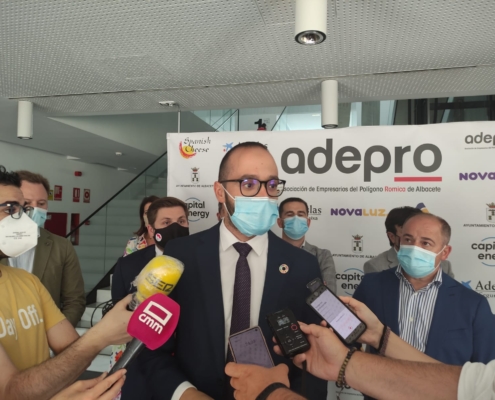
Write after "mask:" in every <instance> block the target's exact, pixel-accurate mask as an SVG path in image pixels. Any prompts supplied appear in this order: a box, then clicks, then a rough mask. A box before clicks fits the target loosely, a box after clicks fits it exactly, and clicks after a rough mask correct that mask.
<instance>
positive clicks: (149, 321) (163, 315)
mask: <svg viewBox="0 0 495 400" xmlns="http://www.w3.org/2000/svg"><path fill="white" fill-rule="evenodd" d="M170 318H172V313H171V312H170V311H168V310H167V309H166V308H165V307H163V306H161V305H160V304H158V303H155V302H154V301H150V302H149V303H148V305H147V306H146V308H145V309H144V310H143V312H142V313H141V314H140V315H139V320H140V321H141V322H142V323H144V324H145V325H146V326H149V327H150V328H151V329H152V330H154V331H155V332H156V333H158V334H160V333H162V330H163V327H164V326H165V325H167V322H168V321H169V320H170Z"/></svg>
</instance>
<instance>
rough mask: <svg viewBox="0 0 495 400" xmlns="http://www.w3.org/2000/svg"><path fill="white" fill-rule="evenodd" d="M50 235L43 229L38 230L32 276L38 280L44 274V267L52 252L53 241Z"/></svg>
mask: <svg viewBox="0 0 495 400" xmlns="http://www.w3.org/2000/svg"><path fill="white" fill-rule="evenodd" d="M50 236H51V235H50V233H49V232H48V231H46V230H45V229H43V228H41V229H40V236H39V237H38V244H37V245H36V250H35V252H34V262H33V275H35V276H37V277H38V278H39V279H40V280H41V279H42V277H43V274H44V273H45V269H46V266H47V265H48V259H49V258H50V253H51V251H52V245H53V240H52V239H51V238H50Z"/></svg>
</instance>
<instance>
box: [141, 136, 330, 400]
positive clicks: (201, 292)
mask: <svg viewBox="0 0 495 400" xmlns="http://www.w3.org/2000/svg"><path fill="white" fill-rule="evenodd" d="M284 185H285V181H281V180H280V179H279V178H278V169H277V166H276V164H275V161H274V159H273V157H272V156H271V154H270V153H269V152H268V150H267V149H266V147H265V146H263V145H261V144H259V143H255V142H246V143H241V144H239V145H238V146H236V147H234V148H233V149H232V150H230V151H229V152H228V153H227V154H226V155H225V156H224V158H223V160H222V162H221V164H220V172H219V179H218V182H215V185H214V190H215V195H216V197H217V200H218V201H219V202H220V203H222V204H224V207H225V211H226V212H225V217H224V219H223V221H222V222H220V223H219V224H218V225H216V226H214V227H213V228H211V229H208V230H207V231H203V232H200V233H197V234H195V235H192V236H190V237H188V238H181V239H177V240H173V241H171V242H170V243H168V244H167V246H166V247H165V252H164V253H165V254H167V255H170V256H172V257H175V258H178V259H179V260H181V261H182V262H183V263H184V265H185V270H184V274H183V276H182V278H181V279H180V281H179V283H178V284H177V286H176V288H175V289H174V291H173V292H172V294H171V297H173V298H174V299H175V300H176V301H177V302H178V303H179V304H180V306H181V316H180V319H179V325H178V327H177V331H176V338H172V339H171V340H169V342H168V343H167V344H166V345H165V346H163V347H162V348H161V349H159V350H157V351H155V352H150V351H148V350H145V351H144V352H143V354H142V355H141V357H140V366H141V368H142V369H143V371H144V374H145V376H146V377H147V378H148V385H149V388H150V389H151V390H152V392H153V396H154V398H156V399H172V400H179V399H180V400H187V399H211V398H213V399H215V400H219V399H231V398H232V392H231V391H230V390H229V389H230V386H229V379H228V378H227V377H226V376H225V374H224V368H225V364H226V361H227V360H228V359H231V356H230V354H229V353H228V345H227V340H228V337H229V336H230V335H231V334H233V333H235V332H238V331H241V330H243V329H246V328H249V327H252V326H256V325H259V326H260V327H261V330H262V331H263V334H264V336H265V338H266V339H267V341H269V342H270V341H271V337H272V333H271V332H270V329H269V328H268V325H267V323H266V320H265V317H266V315H267V314H270V313H273V312H276V311H278V310H280V309H283V308H286V307H288V308H290V309H291V310H292V311H293V312H294V314H295V316H296V317H297V318H298V319H299V320H301V321H306V322H316V323H318V322H319V319H318V318H317V317H316V315H315V314H314V313H313V312H312V311H311V309H310V308H309V307H308V306H307V305H306V303H305V299H306V297H307V295H309V292H308V291H307V289H306V284H307V283H308V282H309V281H311V280H312V279H314V278H316V277H320V272H319V267H318V262H317V260H316V258H315V257H314V256H312V255H311V254H309V253H307V252H305V251H303V250H301V249H298V248H295V247H294V246H292V245H290V244H289V243H286V242H284V241H283V240H282V239H280V238H278V237H277V236H276V235H274V234H273V233H272V232H270V231H269V229H270V227H271V226H273V224H274V223H275V221H276V219H277V217H278V210H277V203H276V198H277V197H278V196H279V195H281V194H282V192H283V189H284ZM269 347H270V351H271V354H272V357H273V360H274V362H275V364H279V363H282V362H283V363H286V364H287V365H290V368H291V371H290V374H289V377H290V380H291V387H292V388H294V389H295V390H299V389H300V384H301V371H300V370H299V369H297V368H295V367H294V366H293V365H292V362H290V360H288V359H284V358H282V357H280V356H278V355H276V354H275V353H273V351H272V349H271V348H272V346H269ZM307 388H308V393H307V395H308V397H309V398H311V399H314V400H320V399H321V400H324V399H326V392H327V383H326V382H324V381H322V380H319V379H316V378H314V377H313V376H311V375H309V376H308V385H307Z"/></svg>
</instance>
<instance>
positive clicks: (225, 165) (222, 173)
mask: <svg viewBox="0 0 495 400" xmlns="http://www.w3.org/2000/svg"><path fill="white" fill-rule="evenodd" d="M255 147H257V148H259V149H263V150H266V151H268V149H267V148H266V146H265V145H264V144H261V143H260V142H243V143H239V144H238V145H236V146H234V147H233V148H232V149H231V150H230V151H228V152H227V153H226V154H225V155H224V156H223V158H222V161H221V162H220V168H219V169H218V181H219V182H221V181H224V180H226V179H227V176H228V174H229V160H230V158H231V157H232V154H234V153H235V152H236V151H238V150H239V149H249V148H255Z"/></svg>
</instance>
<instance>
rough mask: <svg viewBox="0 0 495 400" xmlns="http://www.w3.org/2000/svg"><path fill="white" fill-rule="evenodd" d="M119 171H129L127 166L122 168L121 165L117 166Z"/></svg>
mask: <svg viewBox="0 0 495 400" xmlns="http://www.w3.org/2000/svg"><path fill="white" fill-rule="evenodd" d="M117 171H127V168H120V167H117Z"/></svg>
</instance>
